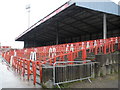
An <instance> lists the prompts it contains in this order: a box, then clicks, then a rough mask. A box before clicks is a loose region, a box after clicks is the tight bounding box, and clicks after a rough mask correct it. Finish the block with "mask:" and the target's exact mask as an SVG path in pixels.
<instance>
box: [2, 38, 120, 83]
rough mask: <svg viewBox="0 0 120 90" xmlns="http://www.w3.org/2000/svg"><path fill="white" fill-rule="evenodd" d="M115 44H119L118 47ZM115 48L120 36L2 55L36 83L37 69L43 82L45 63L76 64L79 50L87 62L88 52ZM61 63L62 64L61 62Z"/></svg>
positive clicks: (96, 52) (27, 49)
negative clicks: (75, 60) (43, 66)
mask: <svg viewBox="0 0 120 90" xmlns="http://www.w3.org/2000/svg"><path fill="white" fill-rule="evenodd" d="M115 45H117V49H116V48H115ZM115 50H120V37H114V38H108V39H99V40H90V41H85V42H77V43H68V44H61V45H53V46H45V47H37V48H25V49H20V50H10V51H9V52H4V53H2V57H4V58H5V59H6V60H7V62H9V63H10V64H11V66H12V67H13V68H15V71H17V72H18V73H20V74H21V75H22V76H24V75H25V74H27V78H28V80H29V79H30V75H32V76H33V81H34V84H35V83H36V71H37V70H38V71H39V76H40V79H39V80H40V82H42V65H44V64H48V65H51V66H54V63H55V62H58V61H59V62H65V61H68V62H71V63H69V64H74V59H75V58H77V57H78V53H79V52H81V54H82V55H81V59H82V60H85V61H83V62H84V63H86V58H87V53H92V52H93V53H94V54H95V55H97V54H98V53H99V52H100V53H103V54H107V53H111V52H114V51H115ZM53 51H54V52H53ZM59 65H61V64H60V63H59Z"/></svg>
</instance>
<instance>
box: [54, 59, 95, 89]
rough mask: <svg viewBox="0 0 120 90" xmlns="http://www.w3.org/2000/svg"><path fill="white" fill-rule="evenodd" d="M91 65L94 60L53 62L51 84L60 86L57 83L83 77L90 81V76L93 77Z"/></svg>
mask: <svg viewBox="0 0 120 90" xmlns="http://www.w3.org/2000/svg"><path fill="white" fill-rule="evenodd" d="M71 63H74V64H71ZM93 65H94V62H91V61H90V60H85V61H64V62H55V63H54V65H53V84H54V85H58V87H60V86H59V84H63V83H69V82H74V81H79V80H84V79H88V80H89V81H90V82H91V80H90V78H93V77H94V68H93ZM57 67H58V68H57Z"/></svg>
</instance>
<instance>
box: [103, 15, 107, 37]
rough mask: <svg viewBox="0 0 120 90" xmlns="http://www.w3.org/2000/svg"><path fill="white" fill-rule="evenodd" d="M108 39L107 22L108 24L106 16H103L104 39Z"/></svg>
mask: <svg viewBox="0 0 120 90" xmlns="http://www.w3.org/2000/svg"><path fill="white" fill-rule="evenodd" d="M106 38H107V22H106V14H103V39H106Z"/></svg>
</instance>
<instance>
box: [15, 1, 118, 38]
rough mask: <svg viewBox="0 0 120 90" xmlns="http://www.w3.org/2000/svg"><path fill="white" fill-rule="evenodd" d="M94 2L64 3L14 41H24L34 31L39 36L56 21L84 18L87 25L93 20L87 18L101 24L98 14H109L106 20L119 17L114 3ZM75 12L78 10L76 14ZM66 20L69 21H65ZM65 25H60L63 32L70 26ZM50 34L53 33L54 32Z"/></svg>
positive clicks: (69, 21)
mask: <svg viewBox="0 0 120 90" xmlns="http://www.w3.org/2000/svg"><path fill="white" fill-rule="evenodd" d="M91 1H92V2H91ZM94 1H96V0H84V2H83V0H70V1H69V2H67V3H65V4H64V5H62V6H61V7H59V8H58V9H56V10H55V11H53V12H52V13H51V14H49V15H48V16H46V17H45V18H43V19H41V20H39V21H38V22H37V23H35V24H34V25H33V26H31V27H30V28H28V29H27V30H26V31H25V32H23V33H22V34H21V35H20V36H18V37H17V38H16V40H24V38H25V37H26V38H29V37H28V36H29V35H28V34H29V33H30V32H34V31H35V30H36V31H37V32H38V31H39V34H40V32H42V31H41V30H44V31H46V30H48V29H47V28H46V27H45V26H44V25H46V24H47V23H48V22H49V25H50V27H51V28H52V29H53V26H52V25H54V24H53V22H55V21H56V20H65V21H64V22H66V23H71V22H72V21H79V19H80V20H81V18H84V23H86V22H87V23H88V21H93V19H91V20H87V19H89V18H87V17H93V18H95V20H96V21H97V20H98V23H101V21H99V18H98V17H99V15H100V14H99V13H101V12H104V13H108V14H110V15H108V18H111V19H114V18H116V16H120V13H119V12H118V8H119V7H120V6H118V5H117V4H115V3H114V2H111V1H110V0H97V2H94ZM85 8H86V9H85ZM72 9H74V10H72ZM87 9H88V10H87ZM76 10H78V12H77V11H76ZM81 10H82V11H81ZM86 10H87V11H89V12H87V11H86ZM84 11H85V12H84ZM93 11H95V12H93ZM75 12H76V14H75ZM80 12H81V13H80ZM84 13H85V14H84ZM72 14H74V15H73V17H70V15H72ZM82 14H84V15H82ZM89 14H90V15H89ZM95 14H98V17H96V15H95ZM66 15H67V17H66V18H65V16H66ZM111 15H112V16H111ZM60 18H65V19H60ZM85 18H86V21H85ZM66 19H70V20H66ZM71 20H72V21H71ZM100 20H101V19H100ZM67 21H68V22H67ZM115 22H116V20H115V21H114V22H113V23H115ZM66 23H63V22H62V23H60V25H61V27H62V29H63V30H64V28H65V27H67V26H70V25H66ZM87 23H86V24H87ZM90 23H91V22H90ZM82 24H83V23H81V24H79V25H82ZM62 25H64V26H65V27H63V26H62ZM79 25H78V26H77V24H76V26H77V27H78V28H79ZM88 26H90V25H88ZM94 26H95V24H93V25H92V27H91V28H94V29H95V27H94ZM112 26H115V25H114V24H113V25H111V27H112ZM41 27H42V28H44V29H42V28H41ZM82 27H83V26H82ZM85 27H86V26H85ZM96 27H97V25H96ZM117 27H118V26H117ZM38 28H39V29H38ZM74 28H75V27H74ZM101 28H102V26H101ZM67 29H68V28H67ZM70 29H71V28H70ZM70 29H69V30H70ZM89 29H90V28H89ZM96 30H97V29H96ZM96 30H95V31H96ZM64 31H65V30H64ZM67 31H68V30H67ZM71 31H73V30H72V29H71ZM71 31H69V32H71ZM81 31H84V30H81ZM92 31H94V30H92ZM51 32H52V31H51ZM84 32H86V31H84ZM52 33H54V31H53V32H52ZM64 33H65V32H64ZM26 34H27V35H26ZM69 34H71V33H69ZM64 36H65V35H64Z"/></svg>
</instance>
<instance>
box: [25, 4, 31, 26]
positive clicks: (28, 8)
mask: <svg viewBox="0 0 120 90" xmlns="http://www.w3.org/2000/svg"><path fill="white" fill-rule="evenodd" d="M30 8H31V7H30V4H28V5H26V10H27V12H28V28H29V27H30Z"/></svg>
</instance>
